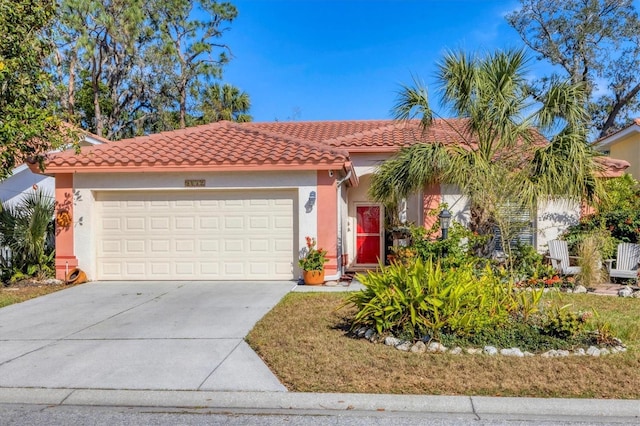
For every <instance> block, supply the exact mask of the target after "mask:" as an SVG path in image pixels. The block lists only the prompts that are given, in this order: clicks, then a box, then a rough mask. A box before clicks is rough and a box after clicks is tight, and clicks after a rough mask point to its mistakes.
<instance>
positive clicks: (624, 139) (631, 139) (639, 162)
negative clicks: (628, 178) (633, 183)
mask: <svg viewBox="0 0 640 426" xmlns="http://www.w3.org/2000/svg"><path fill="white" fill-rule="evenodd" d="M595 146H596V149H597V150H598V151H600V152H602V153H603V154H605V155H608V156H609V157H611V158H617V159H621V160H626V161H628V162H629V164H630V166H629V169H628V170H627V172H628V173H630V174H631V175H632V176H633V178H634V179H636V180H640V118H636V119H635V120H633V123H631V124H630V125H629V126H627V127H625V128H624V129H621V130H619V131H617V132H615V133H613V134H611V135H609V136H607V137H604V138H602V139H599V140H598V141H596V142H595Z"/></svg>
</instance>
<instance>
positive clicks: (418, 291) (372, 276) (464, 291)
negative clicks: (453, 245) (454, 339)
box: [347, 258, 530, 338]
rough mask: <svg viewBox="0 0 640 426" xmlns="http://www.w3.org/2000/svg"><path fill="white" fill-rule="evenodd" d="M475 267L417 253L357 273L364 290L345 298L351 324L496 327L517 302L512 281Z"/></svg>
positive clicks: (419, 333) (396, 328)
mask: <svg viewBox="0 0 640 426" xmlns="http://www.w3.org/2000/svg"><path fill="white" fill-rule="evenodd" d="M476 272H477V271H476V270H475V268H474V265H473V264H465V265H462V266H460V267H458V268H451V269H444V268H443V267H442V266H441V264H440V263H439V262H437V261H433V260H431V259H428V260H427V261H424V262H423V261H422V260H421V259H420V258H418V259H417V260H416V261H415V262H414V263H412V264H410V265H403V264H399V263H395V264H392V265H390V266H387V267H381V271H380V272H370V273H368V274H366V275H364V274H361V275H359V276H358V280H359V281H360V282H361V283H362V284H364V286H365V289H364V290H362V291H360V292H356V293H353V294H352V295H350V296H349V297H348V298H347V303H353V304H354V305H355V306H356V308H357V313H356V314H355V317H354V321H353V327H354V328H356V327H359V326H370V327H374V328H375V329H376V330H377V331H378V333H380V334H383V333H393V334H396V335H402V336H407V337H411V338H418V337H423V336H425V335H429V336H437V335H439V334H440V333H443V332H453V333H457V334H461V335H464V334H469V333H473V332H476V331H478V330H481V329H484V328H487V327H489V328H493V327H500V326H501V325H502V324H504V323H505V322H507V321H508V320H509V318H510V316H511V315H512V314H513V313H515V312H516V311H518V310H519V309H520V308H521V305H520V303H519V301H518V299H517V298H516V296H515V292H514V291H513V288H512V287H511V285H509V284H507V285H505V284H504V283H502V282H501V280H500V279H499V278H498V277H496V276H495V275H494V274H493V271H492V270H491V268H489V267H486V268H485V269H484V270H483V271H482V274H480V275H478V274H477V273H476ZM523 297H526V296H523ZM529 309H530V308H529Z"/></svg>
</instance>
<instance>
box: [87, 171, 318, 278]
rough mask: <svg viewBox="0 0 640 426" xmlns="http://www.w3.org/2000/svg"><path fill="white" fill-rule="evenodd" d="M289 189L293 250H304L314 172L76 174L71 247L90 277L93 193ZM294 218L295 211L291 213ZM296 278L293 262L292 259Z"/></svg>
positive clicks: (313, 220) (313, 229) (312, 227)
mask: <svg viewBox="0 0 640 426" xmlns="http://www.w3.org/2000/svg"><path fill="white" fill-rule="evenodd" d="M187 179H198V180H201V179H204V180H205V182H206V186H205V187H204V188H192V187H189V188H185V180H187ZM261 188H262V189H291V190H295V192H296V197H297V200H295V201H296V203H295V204H294V206H295V205H297V206H298V214H297V216H296V217H294V220H295V222H296V223H297V229H296V230H295V231H296V232H295V234H296V236H297V247H298V248H300V247H304V245H305V236H307V235H309V236H315V235H317V231H318V219H317V205H314V206H313V207H311V208H310V209H307V208H305V205H306V204H307V203H308V201H309V199H310V195H311V192H312V191H315V192H317V175H316V172H315V171H310V172H306V171H294V172H289V173H282V172H252V173H242V174H241V173H164V174H160V173H145V174H142V173H123V174H102V173H100V174H97V173H96V174H77V175H76V176H75V178H74V189H75V191H76V193H75V197H74V198H75V206H74V246H75V253H76V256H77V258H78V265H79V267H80V268H82V269H83V270H85V271H86V272H87V275H88V276H89V277H90V278H91V277H95V276H96V263H95V259H96V247H97V241H95V232H94V231H93V230H95V229H97V228H96V225H97V224H96V221H97V219H98V218H97V214H96V205H95V194H96V192H99V191H167V190H169V191H172V190H175V191H181V190H182V191H184V190H189V191H211V190H216V189H225V190H229V189H238V190H243V189H246V190H249V189H261ZM294 215H295V212H294ZM292 261H293V263H294V272H295V274H296V275H295V276H297V259H292Z"/></svg>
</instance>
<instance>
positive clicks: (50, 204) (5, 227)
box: [0, 190, 54, 279]
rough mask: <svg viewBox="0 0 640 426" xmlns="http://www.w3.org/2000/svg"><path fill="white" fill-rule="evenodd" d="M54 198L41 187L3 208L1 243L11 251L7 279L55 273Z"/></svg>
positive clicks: (0, 211) (5, 276)
mask: <svg viewBox="0 0 640 426" xmlns="http://www.w3.org/2000/svg"><path fill="white" fill-rule="evenodd" d="M53 212H54V200H53V197H52V196H51V195H50V194H47V193H45V192H43V191H41V190H38V191H35V192H32V193H28V194H27V195H25V196H24V197H23V199H22V200H20V201H19V202H18V203H17V204H15V205H10V206H6V205H2V206H1V209H0V244H2V245H4V246H6V247H8V248H9V249H10V250H11V259H10V262H8V263H5V264H4V265H3V271H2V275H3V279H6V278H10V277H14V276H15V277H18V278H23V277H25V276H34V275H45V276H46V275H50V274H52V273H53V262H54V261H53V257H54V254H53V252H54V248H53V244H52V243H51V242H52V241H53V232H54V231H53Z"/></svg>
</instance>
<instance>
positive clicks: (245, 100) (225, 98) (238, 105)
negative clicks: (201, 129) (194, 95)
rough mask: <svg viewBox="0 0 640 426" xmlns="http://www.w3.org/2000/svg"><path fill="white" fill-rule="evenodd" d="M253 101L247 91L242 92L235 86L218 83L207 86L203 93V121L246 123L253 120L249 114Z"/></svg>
mask: <svg viewBox="0 0 640 426" xmlns="http://www.w3.org/2000/svg"><path fill="white" fill-rule="evenodd" d="M250 108H251V101H250V99H249V95H248V94H247V92H240V89H238V88H237V87H235V86H232V85H230V84H224V85H222V86H220V85H219V84H218V83H215V84H213V85H212V86H209V87H207V88H206V89H205V90H204V92H203V94H202V106H201V109H202V112H203V117H202V121H203V122H205V123H211V122H214V121H220V120H228V121H235V122H238V123H244V122H248V121H251V120H252V117H251V116H250V115H249V114H248V112H249V109H250Z"/></svg>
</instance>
